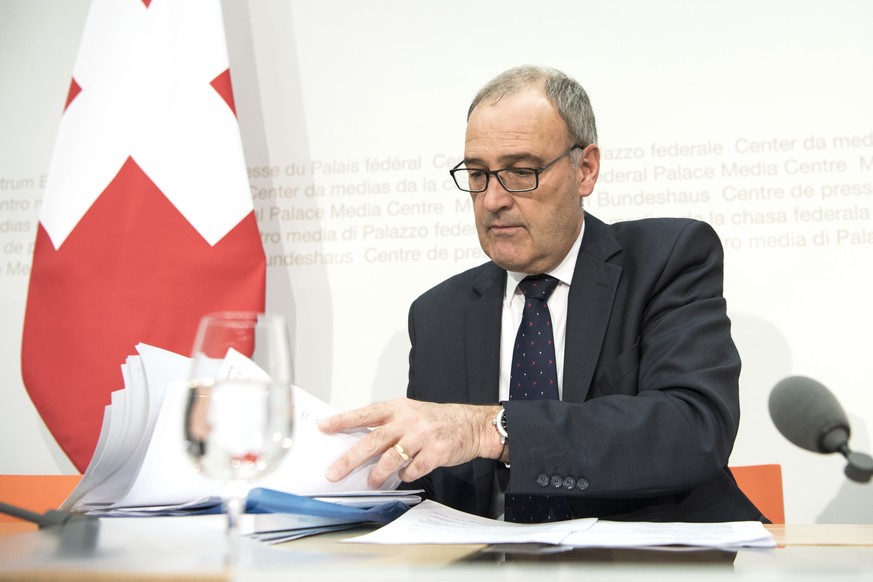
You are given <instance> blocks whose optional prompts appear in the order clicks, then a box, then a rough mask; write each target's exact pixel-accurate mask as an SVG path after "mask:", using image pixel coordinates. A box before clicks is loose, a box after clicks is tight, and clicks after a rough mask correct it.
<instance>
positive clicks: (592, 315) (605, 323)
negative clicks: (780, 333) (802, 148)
mask: <svg viewBox="0 0 873 582" xmlns="http://www.w3.org/2000/svg"><path fill="white" fill-rule="evenodd" d="M723 258H724V255H723V252H722V247H721V243H720V241H719V239H718V237H717V235H716V234H715V232H714V231H713V230H712V228H711V227H710V226H709V225H707V224H705V223H702V222H697V221H693V220H688V219H647V220H639V221H631V222H623V223H618V224H614V225H607V224H604V223H603V222H601V221H600V220H598V219H596V218H595V217H594V216H592V215H590V214H586V217H585V235H584V237H583V239H582V244H581V248H580V250H579V258H578V260H577V262H576V269H575V273H574V276H573V281H572V284H571V286H570V294H569V304H568V309H567V332H566V333H567V335H566V344H565V348H564V376H563V382H562V386H563V397H562V401H546V400H538V401H510V402H507V403H506V405H505V407H506V418H507V423H508V429H509V443H510V446H509V451H510V464H511V469H510V471H509V484H508V491H510V492H512V493H520V494H549V495H565V496H567V497H568V498H569V502H570V507H571V509H572V512H573V515H574V517H591V516H593V517H602V518H608V519H624V520H641V521H642V520H645V521H701V522H704V521H730V520H758V519H761V520H764V521H766V518H764V517H763V516H761V514H760V512H759V511H758V510H757V509H756V508H755V507H754V505H753V504H752V503H751V502H750V501H749V500H748V499H747V498H746V497H745V496H744V495H743V494H742V492H741V491H740V490H739V489H738V487H737V486H736V483H735V482H734V480H733V478H732V476H731V474H730V472H729V470H728V469H727V468H726V465H727V461H728V457H729V455H730V452H731V448H732V447H733V443H734V439H735V437H736V432H737V427H738V424H739V418H740V410H739V395H738V378H739V373H740V358H739V355H738V353H737V350H736V348H735V346H734V343H733V341H732V339H731V335H730V320H729V319H728V317H727V315H726V304H725V300H724V298H723V295H722V280H723V273H722V270H723ZM505 280H506V272H505V271H504V270H503V269H501V268H499V267H497V266H496V265H495V264H494V263H487V264H484V265H481V266H479V267H476V268H474V269H470V270H469V271H466V272H464V273H461V274H459V275H456V276H454V277H452V278H450V279H448V280H447V281H444V282H443V283H441V284H440V285H437V286H436V287H434V288H433V289H431V290H430V291H428V292H426V293H425V294H423V295H422V296H421V297H419V298H418V299H417V300H416V301H415V302H414V303H413V304H412V307H411V308H410V312H409V335H410V339H411V341H412V350H411V352H410V356H409V363H410V367H409V387H408V396H409V397H410V398H414V399H418V400H426V401H431V402H464V403H472V404H494V403H496V402H497V399H498V374H499V352H500V320H501V309H502V302H503V293H504V285H505ZM502 467H503V465H502V464H500V468H501V470H502ZM497 469H498V463H497V462H496V461H494V460H488V459H476V460H474V461H471V462H469V463H465V464H463V465H460V466H457V467H448V468H440V469H437V470H435V471H433V472H432V473H431V474H430V475H429V476H428V477H427V478H425V479H423V480H422V481H421V482H418V483H415V484H414V485H415V486H423V487H425V489H426V491H427V495H428V496H429V497H431V498H433V499H435V500H437V501H439V502H441V503H444V504H446V505H449V506H451V507H455V508H458V509H461V510H463V511H467V512H470V513H474V514H479V515H491V514H492V511H491V502H492V496H493V495H492V494H493V487H494V483H495V470H497Z"/></svg>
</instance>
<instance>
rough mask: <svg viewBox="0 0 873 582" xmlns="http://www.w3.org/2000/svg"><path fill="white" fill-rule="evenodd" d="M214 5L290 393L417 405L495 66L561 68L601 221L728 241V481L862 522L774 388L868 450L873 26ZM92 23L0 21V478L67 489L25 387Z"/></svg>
mask: <svg viewBox="0 0 873 582" xmlns="http://www.w3.org/2000/svg"><path fill="white" fill-rule="evenodd" d="M155 1H158V0H155ZM224 4H225V5H224V8H225V18H226V24H227V36H228V45H229V50H230V57H231V67H232V75H233V83H234V89H235V92H236V103H237V110H238V114H239V119H240V123H241V127H242V134H243V141H244V145H245V152H246V157H247V164H248V166H249V172H250V180H251V188H252V195H253V197H254V201H255V207H256V210H257V212H258V216H259V222H260V227H261V231H262V233H263V239H264V245H265V250H266V252H267V256H268V260H269V264H270V267H269V270H268V309H270V310H272V311H277V312H283V313H285V314H286V315H288V316H289V317H290V318H291V320H292V321H293V322H294V325H293V331H292V333H293V335H294V340H295V345H296V350H295V351H296V353H295V358H296V381H297V383H298V384H300V385H301V386H303V387H305V388H307V389H308V390H310V391H311V392H313V393H315V394H316V395H318V396H320V397H322V398H324V399H326V400H329V401H330V402H331V403H333V404H334V405H336V406H338V407H341V408H347V407H353V406H358V405H361V404H364V403H367V402H369V401H372V400H379V399H387V398H392V397H395V396H400V395H402V394H403V393H404V390H405V385H406V356H407V350H408V339H407V337H406V313H407V308H408V305H409V303H410V302H411V301H412V300H413V299H414V298H415V297H416V296H417V295H418V294H419V293H421V292H423V291H424V290H426V289H427V288H429V287H430V286H431V285H433V284H435V283H437V282H438V281H440V280H442V279H444V278H445V277H447V276H448V275H451V274H453V273H455V272H458V271H460V270H462V269H466V268H468V267H471V266H474V265H476V264H479V263H480V262H482V261H483V260H484V256H483V255H482V253H481V251H480V250H479V246H478V242H477V238H476V236H475V231H474V227H473V221H472V215H471V211H470V208H469V204H468V199H467V198H466V197H465V196H464V195H463V194H462V193H460V192H459V191H456V190H455V189H454V188H453V186H451V182H450V180H449V176H448V173H447V170H448V169H449V168H450V167H451V166H453V165H454V164H455V163H456V161H457V160H458V159H459V156H461V154H462V152H463V136H464V129H465V114H466V109H467V106H468V103H469V101H470V99H471V98H472V96H473V95H474V94H475V92H476V90H477V89H478V88H479V87H480V86H481V85H482V84H483V83H484V82H485V81H487V80H488V79H490V78H491V77H492V76H493V75H495V74H496V73H498V72H500V71H502V70H504V69H506V68H509V67H511V66H514V65H517V64H523V63H534V64H544V65H550V66H554V67H557V68H559V69H562V70H564V71H566V72H567V73H569V74H570V75H572V76H574V77H576V78H577V79H578V80H579V81H580V82H581V83H582V84H583V85H584V86H585V87H586V88H587V89H588V91H589V93H590V96H591V99H592V101H593V104H594V107H595V112H596V114H597V118H598V125H599V131H600V136H601V139H600V144H601V146H602V148H603V164H602V174H601V179H600V182H599V185H598V188H597V189H596V191H595V193H594V194H593V195H592V196H591V197H590V198H589V199H588V201H587V202H586V205H587V208H588V210H589V211H590V212H591V213H593V214H595V215H597V216H598V217H599V218H601V219H604V220H607V221H615V220H620V219H626V218H638V217H644V216H695V217H700V218H702V219H704V220H707V221H709V222H711V223H712V224H713V226H715V228H716V230H717V231H718V232H719V234H720V235H721V237H722V239H723V242H724V245H725V249H726V281H725V294H726V296H727V298H728V302H729V311H730V316H731V318H732V320H733V322H734V337H735V340H736V342H737V344H738V346H739V349H740V352H741V355H742V357H743V361H744V368H743V374H742V381H741V384H742V386H741V389H742V406H743V417H742V423H741V427H740V435H739V438H738V440H737V443H736V447H735V450H734V454H733V456H732V459H731V462H732V463H733V464H738V465H740V464H757V463H773V462H778V463H781V464H782V466H783V472H784V480H785V495H786V513H787V519H788V521H789V522H792V523H812V522H825V523H837V522H847V523H851V522H873V484H868V485H856V484H853V483H851V482H848V481H847V480H846V479H845V478H844V477H843V475H842V468H843V465H844V463H843V461H842V459H841V458H839V457H837V456H829V457H826V456H820V455H816V454H813V453H809V452H806V451H803V450H800V449H798V448H796V447H794V446H793V445H791V444H790V443H788V442H787V441H785V440H784V439H783V438H782V437H781V436H780V435H779V434H778V432H777V431H776V429H775V428H774V427H773V425H772V423H771V422H770V419H769V415H768V412H767V397H768V395H769V392H770V389H771V388H772V386H773V385H774V384H775V383H776V382H777V381H779V380H780V379H782V378H783V377H785V376H788V375H792V374H802V375H808V376H811V377H813V378H816V379H818V380H819V381H821V382H822V383H824V384H825V385H827V386H829V387H830V388H831V389H832V390H833V391H834V392H835V393H836V395H837V397H838V398H839V400H840V401H841V403H842V404H843V406H844V407H845V408H846V410H847V412H848V415H849V418H850V421H851V424H852V429H853V436H852V441H851V444H852V446H853V447H854V448H855V449H857V450H862V451H870V450H871V449H873V446H871V434H870V432H871V424H873V392H871V390H870V380H869V369H870V364H869V351H870V348H871V347H873V346H871V341H870V339H869V337H870V332H869V330H870V329H871V328H873V310H871V308H870V306H869V296H870V294H871V291H873V274H871V259H873V221H871V212H873V114H871V103H873V77H871V75H870V72H869V70H870V62H871V57H873V35H870V34H869V25H870V22H873V4H871V3H870V2H868V1H867V0H836V1H834V2H829V3H827V4H822V3H820V2H806V1H798V0H772V1H765V2H761V1H760V0H737V1H734V2H730V3H727V2H724V3H721V2H694V1H691V0H688V1H672V2H648V1H645V0H634V1H624V2H580V1H576V0H553V1H546V2H539V3H535V4H532V3H529V2H520V1H518V0H501V1H499V2H498V1H480V2H467V1H460V0H442V1H440V2H435V1H426V2H401V1H388V0H370V1H367V2H361V1H357V0H319V1H315V0H311V1H302V0H301V1H298V0H257V1H255V0H250V1H248V2H244V1H241V0H240V1H233V0H226V1H225V3H224ZM87 8H88V2H87V1H85V0H76V1H73V0H56V1H47V0H40V1H33V0H0V79H2V83H0V127H2V134H0V313H2V324H0V363H2V365H0V472H2V473H58V472H61V473H72V472H75V471H74V469H73V467H72V465H71V464H70V463H69V461H68V460H67V459H66V458H65V456H64V455H63V453H62V452H60V450H59V449H58V447H57V445H56V444H55V443H54V441H53V439H52V438H51V436H50V435H49V434H48V432H47V431H46V430H45V428H44V426H43V425H42V423H41V421H40V419H39V416H38V414H37V413H36V412H35V410H34V408H33V406H32V404H31V402H30V400H29V398H28V396H27V394H26V392H25V390H24V388H23V386H22V383H21V377H20V366H19V352H20V337H21V325H22V321H23V314H24V305H25V298H26V292H27V284H28V277H27V273H28V270H29V265H30V253H29V250H30V244H31V242H32V241H33V239H34V237H35V232H36V230H35V229H36V222H37V217H38V209H39V203H40V199H41V194H42V187H43V184H44V178H45V173H46V170H47V167H48V163H49V160H50V156H51V152H52V147H53V143H54V136H55V132H56V130H57V124H58V121H59V119H60V114H61V110H62V106H63V103H64V98H65V96H66V92H67V88H68V86H69V79H70V73H71V70H72V65H73V61H74V59H75V54H76V51H77V48H78V43H79V39H80V35H81V32H82V28H83V25H84V20H85V17H86V14H87ZM365 329H366V330H369V331H367V332H366V334H365V333H364V331H363V330H365ZM70 373H71V374H72V373H75V370H71V371H70ZM119 387H120V386H119ZM60 388H61V389H62V387H60Z"/></svg>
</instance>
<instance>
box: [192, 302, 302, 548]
mask: <svg viewBox="0 0 873 582" xmlns="http://www.w3.org/2000/svg"><path fill="white" fill-rule="evenodd" d="M289 344H290V342H289V335H288V325H287V323H286V321H285V318H283V317H281V316H279V315H272V314H266V313H255V312H222V313H213V314H209V315H206V316H205V317H203V319H202V320H201V322H200V326H199V328H198V330H197V336H196V338H195V340H194V348H193V352H192V366H191V374H190V377H189V382H188V388H189V394H188V404H187V407H186V412H185V448H186V450H187V452H188V454H189V455H190V456H191V458H192V459H193V461H194V464H195V466H196V467H197V469H198V470H199V471H200V472H202V473H203V474H204V475H205V476H207V477H209V478H210V479H214V480H218V481H220V482H221V483H223V484H224V485H225V493H224V499H223V501H224V509H225V513H226V514H227V533H228V540H229V543H230V548H229V550H230V555H229V557H230V559H231V560H233V559H234V558H235V555H236V552H237V551H238V547H239V535H240V532H239V521H240V516H241V514H242V513H243V511H244V507H245V498H246V495H247V494H248V491H249V489H250V487H251V483H252V481H253V480H254V479H256V478H258V477H260V476H262V475H264V474H266V473H268V472H269V471H271V470H272V469H274V468H275V467H276V466H277V465H278V464H279V462H280V461H281V459H282V457H283V456H284V454H285V452H286V451H287V450H288V449H289V448H290V447H291V442H292V441H291V437H292V432H291V430H292V422H293V406H292V388H291V382H292V379H291V350H290V345H289Z"/></svg>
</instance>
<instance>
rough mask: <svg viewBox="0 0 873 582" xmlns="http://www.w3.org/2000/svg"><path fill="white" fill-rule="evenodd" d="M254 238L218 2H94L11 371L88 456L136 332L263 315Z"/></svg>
mask: <svg viewBox="0 0 873 582" xmlns="http://www.w3.org/2000/svg"><path fill="white" fill-rule="evenodd" d="M265 273H266V266H265V259H264V250H263V246H262V244H261V242H260V236H259V234H258V226H257V223H256V220H255V215H254V210H253V206H252V199H251V195H250V190H249V184H248V181H247V175H246V169H245V163H244V160H243V151H242V143H241V139H240V134H239V125H238V123H237V119H236V112H235V108H234V101H233V93H232V90H231V83H230V72H229V68H228V59H227V46H226V43H225V37H224V24H223V21H222V15H221V6H220V4H219V1H218V0H185V1H178V0H94V1H93V3H92V5H91V9H90V12H89V15H88V20H87V23H86V25H85V31H84V35H83V38H82V44H81V46H80V48H79V54H78V57H77V60H76V64H75V67H74V70H73V80H72V83H71V85H70V92H69V95H68V97H67V103H66V107H65V110H64V114H63V117H62V118H61V122H60V126H59V131H58V137H57V143H56V145H55V150H54V155H53V157H52V160H51V165H50V167H49V173H48V181H47V184H46V189H45V193H44V195H43V206H42V210H41V215H40V225H39V228H38V229H37V236H36V246H35V251H34V257H33V266H32V270H31V277H30V288H29V291H28V297H27V312H26V314H25V321H24V335H23V338H22V354H21V357H22V376H23V379H24V383H25V386H26V388H27V391H28V393H29V394H30V397H31V399H32V400H33V403H34V405H35V406H36V408H37V410H38V411H39V413H40V415H41V416H42V418H43V420H44V421H45V423H46V425H47V426H48V428H49V430H50V431H51V433H52V435H53V436H54V437H55V439H56V440H57V441H58V444H59V445H60V446H61V448H62V449H63V450H64V452H65V453H66V454H67V455H68V456H69V457H70V459H71V460H72V462H73V464H74V465H75V466H76V467H77V468H78V469H79V470H80V471H84V469H85V468H86V467H87V466H88V463H89V461H90V459H91V455H92V454H93V451H94V448H95V446H96V443H97V437H98V435H99V433H100V426H101V424H102V419H103V408H104V406H105V405H107V404H108V403H109V397H110V393H111V392H112V391H113V390H118V389H119V388H121V387H122V386H123V380H122V377H121V369H120V365H121V364H122V363H123V362H124V360H125V358H126V357H127V356H128V355H130V354H132V353H135V352H134V346H135V345H136V344H137V343H138V342H145V343H148V344H152V345H156V346H160V347H162V348H166V349H168V350H172V351H175V352H178V353H181V354H188V353H189V352H190V350H191V342H192V341H193V337H194V332H195V329H196V326H197V322H198V321H199V319H200V317H201V316H202V315H203V314H204V313H207V312H211V311H221V310H253V311H263V309H264V295H265Z"/></svg>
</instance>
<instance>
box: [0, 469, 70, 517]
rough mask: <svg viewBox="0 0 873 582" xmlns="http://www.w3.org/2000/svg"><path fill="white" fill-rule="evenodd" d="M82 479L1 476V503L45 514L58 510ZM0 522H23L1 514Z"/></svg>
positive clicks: (61, 476) (58, 476) (50, 476)
mask: <svg viewBox="0 0 873 582" xmlns="http://www.w3.org/2000/svg"><path fill="white" fill-rule="evenodd" d="M81 479H82V476H81V475H0V501H2V502H3V503H8V504H9V505H15V506H17V507H21V508H23V509H29V510H30V511H33V512H36V513H45V512H46V511H49V510H52V509H57V508H58V507H59V506H60V505H61V503H63V502H64V500H65V499H66V498H67V497H69V495H70V493H72V491H73V489H75V487H76V485H78V484H79V480H81ZM0 521H21V520H19V519H18V518H15V517H11V516H9V515H5V514H0Z"/></svg>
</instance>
